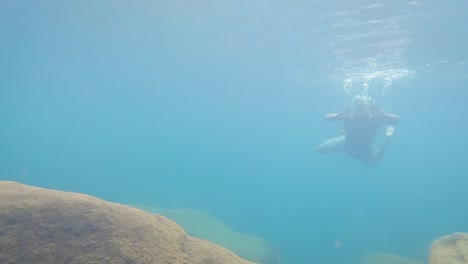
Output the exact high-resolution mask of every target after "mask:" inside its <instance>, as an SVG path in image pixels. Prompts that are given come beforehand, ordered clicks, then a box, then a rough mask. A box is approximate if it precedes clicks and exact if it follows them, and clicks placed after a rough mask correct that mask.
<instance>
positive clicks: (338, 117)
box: [323, 107, 353, 121]
mask: <svg viewBox="0 0 468 264" xmlns="http://www.w3.org/2000/svg"><path fill="white" fill-rule="evenodd" d="M351 111H353V109H352V108H350V107H349V108H345V109H343V110H341V111H340V112H338V113H331V114H326V115H325V116H324V117H323V119H325V120H328V121H337V120H343V118H344V117H345V116H347V115H348V114H349V113H351Z"/></svg>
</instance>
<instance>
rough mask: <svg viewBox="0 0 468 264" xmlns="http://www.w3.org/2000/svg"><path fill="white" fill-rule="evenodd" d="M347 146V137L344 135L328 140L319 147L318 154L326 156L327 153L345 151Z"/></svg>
mask: <svg viewBox="0 0 468 264" xmlns="http://www.w3.org/2000/svg"><path fill="white" fill-rule="evenodd" d="M345 144H346V141H345V136H344V135H342V136H339V137H336V138H332V139H329V140H326V141H325V142H323V143H322V144H320V145H319V146H318V147H317V152H318V153H320V154H325V153H333V152H340V151H345Z"/></svg>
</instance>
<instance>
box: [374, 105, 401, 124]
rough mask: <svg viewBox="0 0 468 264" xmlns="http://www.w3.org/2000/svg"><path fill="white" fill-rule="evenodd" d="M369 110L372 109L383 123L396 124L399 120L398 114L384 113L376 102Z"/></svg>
mask: <svg viewBox="0 0 468 264" xmlns="http://www.w3.org/2000/svg"><path fill="white" fill-rule="evenodd" d="M371 111H373V112H374V113H375V114H376V115H377V116H378V118H379V119H380V122H382V123H383V124H396V123H398V122H400V116H399V115H395V114H386V113H384V111H382V109H381V108H380V106H378V105H377V104H374V105H373V106H372V108H371Z"/></svg>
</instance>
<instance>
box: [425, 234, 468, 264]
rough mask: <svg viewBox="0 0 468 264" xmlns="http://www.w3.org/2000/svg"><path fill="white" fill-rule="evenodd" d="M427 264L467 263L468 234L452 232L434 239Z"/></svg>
mask: <svg viewBox="0 0 468 264" xmlns="http://www.w3.org/2000/svg"><path fill="white" fill-rule="evenodd" d="M429 264H468V234H465V233H454V234H452V235H449V236H444V237H441V238H439V239H437V240H436V241H434V242H433V243H432V246H431V249H430V251H429Z"/></svg>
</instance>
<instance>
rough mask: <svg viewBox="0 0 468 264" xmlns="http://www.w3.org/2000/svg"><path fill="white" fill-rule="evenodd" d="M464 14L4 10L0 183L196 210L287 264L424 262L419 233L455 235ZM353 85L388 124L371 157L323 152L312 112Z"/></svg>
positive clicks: (387, 8)
mask: <svg viewBox="0 0 468 264" xmlns="http://www.w3.org/2000/svg"><path fill="white" fill-rule="evenodd" d="M467 11H468V6H467V5H466V4H465V2H464V1H455V0H453V1H438V0H431V1H401V0H399V1H387V2H383V1H381V2H373V1H368V0H360V1H344V0H343V1H329V2H326V3H323V1H320V2H319V1H288V2H286V1H277V0H272V1H269V0H264V1H247V0H236V1H234V0H227V1H211V0H201V1H190V0H175V1H174V0H171V1H169V0H161V1H147V0H143V1H126V0H119V1H110V0H104V1H89V0H82V1H54V0H42V1H13V0H4V1H2V3H1V8H0V40H1V41H0V55H1V56H0V58H1V60H0V122H1V129H0V146H1V147H0V179H5V180H13V181H18V182H21V183H25V184H30V185H36V186H41V187H46V188H54V189H61V190H67V191H73V192H81V193H86V194H89V195H94V196H97V197H99V198H102V199H106V200H110V201H115V202H121V203H127V204H146V205H154V206H159V207H167V208H198V209H202V210H205V211H208V212H210V213H211V214H213V215H215V216H217V217H218V218H220V219H222V221H224V222H225V223H226V224H228V225H230V226H231V227H232V228H233V229H235V230H236V231H238V232H243V233H249V234H253V235H257V236H260V237H262V238H264V239H266V240H268V241H270V242H271V243H272V244H273V245H275V247H276V248H277V250H278V252H279V253H280V255H281V257H282V259H283V262H284V263H294V264H300V263H354V262H357V261H358V260H359V259H360V258H362V257H364V256H366V255H367V254H370V253H374V252H389V253H395V254H399V255H402V256H404V257H408V258H415V259H424V257H425V255H424V254H425V251H424V249H426V248H427V246H428V245H429V243H430V241H432V240H434V239H435V238H437V237H439V236H442V235H446V234H450V233H452V232H456V231H461V232H463V231H465V232H467V230H468V223H467V222H466V218H467V217H468V211H467V210H466V201H467V200H468V193H467V192H466V186H468V179H466V177H467V175H468V174H467V171H466V164H468V157H467V155H466V148H467V147H468V138H467V137H466V131H467V129H468V120H467V118H466V116H467V115H468V103H467V96H468V89H467V87H468V65H466V63H467V62H468V54H467V53H466V40H467V39H468V30H466V23H467V22H468V21H467V18H466V15H465V14H466V12H467ZM364 82H368V83H369V85H370V86H369V90H367V93H368V94H370V95H371V96H373V97H374V98H375V99H376V100H377V101H378V102H379V103H380V104H381V105H382V107H383V108H384V109H385V110H386V111H389V112H392V113H396V114H399V115H400V116H401V118H402V122H401V123H400V124H398V125H397V127H396V131H395V135H394V138H393V140H392V142H391V145H390V148H389V149H388V152H387V153H386V156H385V158H384V160H383V162H382V163H381V164H379V165H378V166H376V167H374V168H366V167H365V166H363V165H361V164H359V162H357V161H355V160H352V159H351V158H349V157H347V156H346V155H344V154H334V155H326V156H319V155H318V154H316V152H315V147H316V146H317V145H318V144H320V143H321V142H322V141H323V140H325V139H327V138H330V137H334V136H336V135H338V134H339V130H340V129H341V127H340V124H338V123H327V122H324V121H323V120H322V116H323V114H326V113H329V112H335V111H339V110H340V109H342V108H343V107H345V106H348V105H350V103H351V100H352V98H353V96H354V95H355V94H359V93H363V92H366V91H364V90H363V88H362V84H363V83H364ZM383 134H384V130H383V128H382V130H381V131H380V132H379V136H378V138H377V142H376V144H379V143H380V142H382V139H383ZM336 241H339V242H340V243H341V248H339V247H336V246H335V242H336ZM421 247H422V248H423V250H420V249H419V250H418V248H421ZM421 252H422V253H421Z"/></svg>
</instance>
